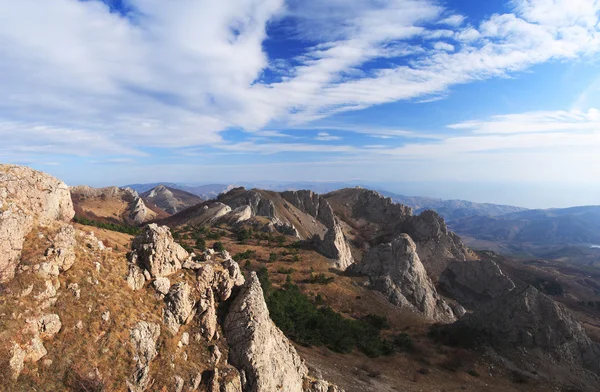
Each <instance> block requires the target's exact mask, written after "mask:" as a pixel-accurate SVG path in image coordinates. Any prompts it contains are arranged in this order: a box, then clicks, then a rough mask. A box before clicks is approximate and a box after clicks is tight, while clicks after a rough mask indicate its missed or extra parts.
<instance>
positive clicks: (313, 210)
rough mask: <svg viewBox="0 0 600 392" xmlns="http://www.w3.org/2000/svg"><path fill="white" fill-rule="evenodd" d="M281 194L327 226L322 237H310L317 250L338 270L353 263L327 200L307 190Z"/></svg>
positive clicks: (350, 253)
mask: <svg viewBox="0 0 600 392" xmlns="http://www.w3.org/2000/svg"><path fill="white" fill-rule="evenodd" d="M281 195H282V197H283V198H284V199H285V200H287V201H288V202H290V203H291V204H292V205H294V206H295V207H296V208H298V209H299V210H301V211H303V212H305V213H307V214H309V215H310V216H312V217H314V218H315V219H317V220H319V221H320V222H322V223H323V224H324V225H325V227H326V228H327V232H326V233H325V235H324V236H323V237H321V236H319V235H317V234H315V235H314V236H313V238H312V242H313V243H314V246H315V249H316V250H317V252H319V253H321V254H323V255H324V256H326V257H328V258H330V259H333V260H334V263H333V266H334V267H335V268H337V269H340V270H345V269H346V268H348V267H349V266H350V265H351V264H352V263H354V257H352V251H351V250H350V246H349V245H348V242H347V240H346V236H345V235H344V232H343V230H342V227H341V225H340V223H339V222H338V220H337V218H336V217H335V214H334V213H333V209H332V208H331V206H330V205H329V203H328V202H327V200H325V199H324V198H323V197H321V196H319V195H317V194H316V193H313V192H312V191H308V190H302V191H288V192H283V193H282V194H281Z"/></svg>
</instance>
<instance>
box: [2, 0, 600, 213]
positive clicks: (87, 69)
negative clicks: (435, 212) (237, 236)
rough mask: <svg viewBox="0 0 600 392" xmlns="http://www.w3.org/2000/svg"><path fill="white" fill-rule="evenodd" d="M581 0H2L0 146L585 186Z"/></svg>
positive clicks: (85, 155)
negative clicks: (216, 0)
mask: <svg viewBox="0 0 600 392" xmlns="http://www.w3.org/2000/svg"><path fill="white" fill-rule="evenodd" d="M599 12H600V1H598V0H512V1H500V0H486V1H472V0H454V1H451V0H448V1H434V0H388V1H384V0H364V1H356V0H328V1H326V2H323V1H318V0H302V1H299V0H291V1H285V0H235V1H234V0H231V1H220V2H215V1H200V0H198V1H193V0H188V1H184V0H180V1H168V2H167V1H162V0H103V1H100V0H87V1H79V0H46V1H44V2H39V1H36V0H20V1H18V2H17V1H12V2H9V1H5V2H2V4H0V71H1V72H0V85H1V86H2V88H1V89H0V138H1V139H0V140H1V141H0V161H2V162H10V163H17V164H26V165H30V166H33V167H35V168H37V169H40V170H43V171H46V172H49V173H51V174H54V175H56V176H59V177H60V178H61V179H63V180H65V181H66V182H67V183H69V184H80V183H87V184H91V185H95V186H101V185H110V184H127V183H140V182H157V181H174V182H176V181H180V182H196V183H208V182H236V181H261V180H269V181H351V180H354V181H359V182H364V183H378V184H381V183H383V184H388V185H387V188H389V189H390V190H392V191H396V192H400V193H408V194H420V195H423V196H428V195H431V196H438V197H444V198H463V199H470V200H474V201H490V202H497V203H510V204H519V205H523V206H529V207H551V206H556V207H560V206H568V205H576V204H600V181H599V180H598V179H599V178H600V111H599V110H598V109H600V72H599V71H600V62H599V61H598V56H599V52H600V25H599V20H600V19H599V16H600V14H599Z"/></svg>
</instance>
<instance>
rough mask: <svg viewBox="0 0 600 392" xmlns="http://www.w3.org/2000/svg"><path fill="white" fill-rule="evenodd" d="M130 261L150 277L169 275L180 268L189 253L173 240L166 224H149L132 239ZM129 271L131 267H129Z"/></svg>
mask: <svg viewBox="0 0 600 392" xmlns="http://www.w3.org/2000/svg"><path fill="white" fill-rule="evenodd" d="M131 247H132V252H131V253H130V262H131V263H132V264H133V265H137V266H139V267H140V268H142V269H143V270H146V271H148V273H149V274H150V275H151V276H152V277H160V276H169V275H171V274H173V273H175V272H177V271H178V270H180V269H181V265H182V263H184V262H185V261H186V260H187V259H188V258H189V257H190V254H189V253H188V252H186V250H185V249H183V248H182V247H181V245H179V244H178V243H176V242H175V241H174V240H173V236H172V235H171V231H170V230H169V228H168V227H167V226H162V227H159V226H158V225H156V224H150V225H148V226H146V227H145V228H144V231H143V232H142V233H141V234H140V235H138V236H137V237H135V238H134V239H133V243H132V246H131ZM130 271H131V269H130Z"/></svg>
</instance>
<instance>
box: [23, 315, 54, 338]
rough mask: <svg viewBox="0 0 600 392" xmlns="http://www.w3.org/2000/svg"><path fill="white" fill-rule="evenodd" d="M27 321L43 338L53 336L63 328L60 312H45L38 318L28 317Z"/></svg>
mask: <svg viewBox="0 0 600 392" xmlns="http://www.w3.org/2000/svg"><path fill="white" fill-rule="evenodd" d="M27 323H28V324H29V325H30V326H31V327H32V328H33V330H34V331H35V333H36V334H39V336H40V337H42V338H51V337H53V336H54V335H56V334H57V333H58V332H60V330H61V328H62V323H61V322H60V317H59V316H58V314H44V315H42V316H40V317H37V318H30V319H27Z"/></svg>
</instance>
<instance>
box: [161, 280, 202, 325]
mask: <svg viewBox="0 0 600 392" xmlns="http://www.w3.org/2000/svg"><path fill="white" fill-rule="evenodd" d="M165 305H166V309H165V312H164V317H163V322H164V324H165V325H166V326H167V329H168V330H169V331H170V332H171V333H173V334H176V333H177V332H178V331H179V327H181V326H182V325H184V324H186V323H187V322H188V321H189V320H191V318H192V317H193V316H194V314H195V306H196V300H195V299H194V297H193V294H192V292H191V289H190V286H189V284H187V283H186V282H181V283H177V284H174V285H173V286H171V289H170V290H169V294H167V296H166V297H165Z"/></svg>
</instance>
